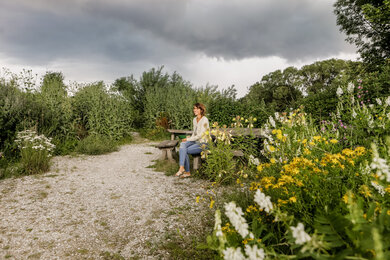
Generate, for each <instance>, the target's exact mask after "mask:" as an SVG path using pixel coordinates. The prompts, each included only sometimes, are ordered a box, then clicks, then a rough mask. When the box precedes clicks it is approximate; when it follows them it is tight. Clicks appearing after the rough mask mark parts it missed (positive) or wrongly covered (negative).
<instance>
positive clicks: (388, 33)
mask: <svg viewBox="0 0 390 260" xmlns="http://www.w3.org/2000/svg"><path fill="white" fill-rule="evenodd" d="M334 7H335V10H334V13H335V14H336V16H337V25H339V26H340V31H342V32H344V33H346V35H347V39H346V40H347V41H348V42H349V43H353V44H355V45H356V46H357V47H358V52H359V53H360V55H361V57H362V58H363V61H364V62H365V63H367V65H368V66H369V69H370V70H376V69H378V68H380V66H381V65H382V64H383V63H384V62H385V60H386V59H390V0H337V1H336V3H335V4H334Z"/></svg>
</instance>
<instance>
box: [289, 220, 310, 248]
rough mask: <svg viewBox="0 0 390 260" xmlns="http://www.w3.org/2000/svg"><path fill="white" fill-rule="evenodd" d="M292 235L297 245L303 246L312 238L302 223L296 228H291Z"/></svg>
mask: <svg viewBox="0 0 390 260" xmlns="http://www.w3.org/2000/svg"><path fill="white" fill-rule="evenodd" d="M290 228H291V230H292V232H293V233H292V235H293V237H294V238H295V243H296V244H297V245H302V244H304V243H306V242H309V241H310V240H311V237H310V236H309V235H308V234H307V233H306V232H305V226H304V225H303V224H302V223H298V225H297V226H296V227H290Z"/></svg>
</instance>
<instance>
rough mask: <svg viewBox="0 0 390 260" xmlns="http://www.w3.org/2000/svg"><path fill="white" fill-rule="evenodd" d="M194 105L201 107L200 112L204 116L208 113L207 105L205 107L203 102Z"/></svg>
mask: <svg viewBox="0 0 390 260" xmlns="http://www.w3.org/2000/svg"><path fill="white" fill-rule="evenodd" d="M194 107H196V108H199V109H200V114H201V115H202V116H204V115H205V114H206V107H205V106H204V105H203V104H201V103H196V104H194Z"/></svg>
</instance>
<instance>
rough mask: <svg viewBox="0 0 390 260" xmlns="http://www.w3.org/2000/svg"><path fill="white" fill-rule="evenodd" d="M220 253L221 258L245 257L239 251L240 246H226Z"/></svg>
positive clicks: (227, 259)
mask: <svg viewBox="0 0 390 260" xmlns="http://www.w3.org/2000/svg"><path fill="white" fill-rule="evenodd" d="M222 253H223V259H225V260H241V259H243V260H244V259H245V256H244V255H243V254H242V252H241V247H238V248H233V247H228V248H226V249H225V250H223V251H222Z"/></svg>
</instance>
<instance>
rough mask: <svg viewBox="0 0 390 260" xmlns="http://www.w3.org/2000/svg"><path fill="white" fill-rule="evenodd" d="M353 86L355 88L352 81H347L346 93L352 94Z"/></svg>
mask: <svg viewBox="0 0 390 260" xmlns="http://www.w3.org/2000/svg"><path fill="white" fill-rule="evenodd" d="M354 88H355V85H353V83H352V82H349V83H348V87H347V90H348V93H349V94H352V93H353V89H354Z"/></svg>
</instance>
